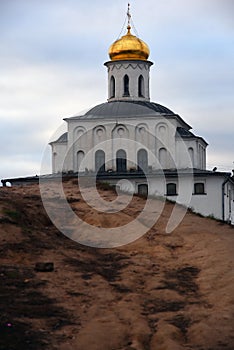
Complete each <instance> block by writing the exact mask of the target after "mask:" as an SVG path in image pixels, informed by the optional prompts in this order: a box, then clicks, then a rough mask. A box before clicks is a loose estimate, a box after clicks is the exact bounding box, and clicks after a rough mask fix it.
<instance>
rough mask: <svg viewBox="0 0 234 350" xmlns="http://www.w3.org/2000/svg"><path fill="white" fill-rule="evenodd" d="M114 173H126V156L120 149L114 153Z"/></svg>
mask: <svg viewBox="0 0 234 350" xmlns="http://www.w3.org/2000/svg"><path fill="white" fill-rule="evenodd" d="M116 171H117V172H126V171H127V156H126V152H125V151H124V150H123V149H120V150H118V151H117V153H116Z"/></svg>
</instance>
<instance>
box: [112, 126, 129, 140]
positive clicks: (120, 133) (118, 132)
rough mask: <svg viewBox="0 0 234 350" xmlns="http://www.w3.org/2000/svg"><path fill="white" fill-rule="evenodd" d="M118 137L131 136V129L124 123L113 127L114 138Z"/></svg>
mask: <svg viewBox="0 0 234 350" xmlns="http://www.w3.org/2000/svg"><path fill="white" fill-rule="evenodd" d="M114 137H117V138H121V137H123V138H128V137H129V130H128V128H127V127H126V126H125V125H124V124H117V125H116V126H115V127H114V128H113V129H112V138H114Z"/></svg>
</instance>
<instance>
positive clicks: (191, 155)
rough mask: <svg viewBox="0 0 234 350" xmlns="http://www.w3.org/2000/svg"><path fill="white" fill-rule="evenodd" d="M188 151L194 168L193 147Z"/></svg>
mask: <svg viewBox="0 0 234 350" xmlns="http://www.w3.org/2000/svg"><path fill="white" fill-rule="evenodd" d="M188 151H189V155H190V159H191V163H192V167H193V168H194V150H193V148H192V147H189V149H188Z"/></svg>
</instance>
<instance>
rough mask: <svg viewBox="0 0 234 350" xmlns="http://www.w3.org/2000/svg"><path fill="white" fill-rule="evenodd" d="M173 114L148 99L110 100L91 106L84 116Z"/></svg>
mask: <svg viewBox="0 0 234 350" xmlns="http://www.w3.org/2000/svg"><path fill="white" fill-rule="evenodd" d="M155 113H156V114H167V115H172V114H174V113H173V112H172V111H171V110H170V109H168V108H167V107H164V106H162V105H160V104H158V103H154V102H148V101H112V102H105V103H101V104H100V105H97V106H95V107H93V108H91V109H90V110H89V111H88V112H87V113H85V115H84V118H85V117H86V118H92V117H94V118H95V117H108V116H112V117H121V116H123V117H124V116H139V115H147V114H155Z"/></svg>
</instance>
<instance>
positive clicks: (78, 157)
mask: <svg viewBox="0 0 234 350" xmlns="http://www.w3.org/2000/svg"><path fill="white" fill-rule="evenodd" d="M83 159H84V152H83V151H78V152H77V154H76V160H77V169H76V170H77V171H84V169H83V168H84V167H82V166H81V164H82V161H83Z"/></svg>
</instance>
